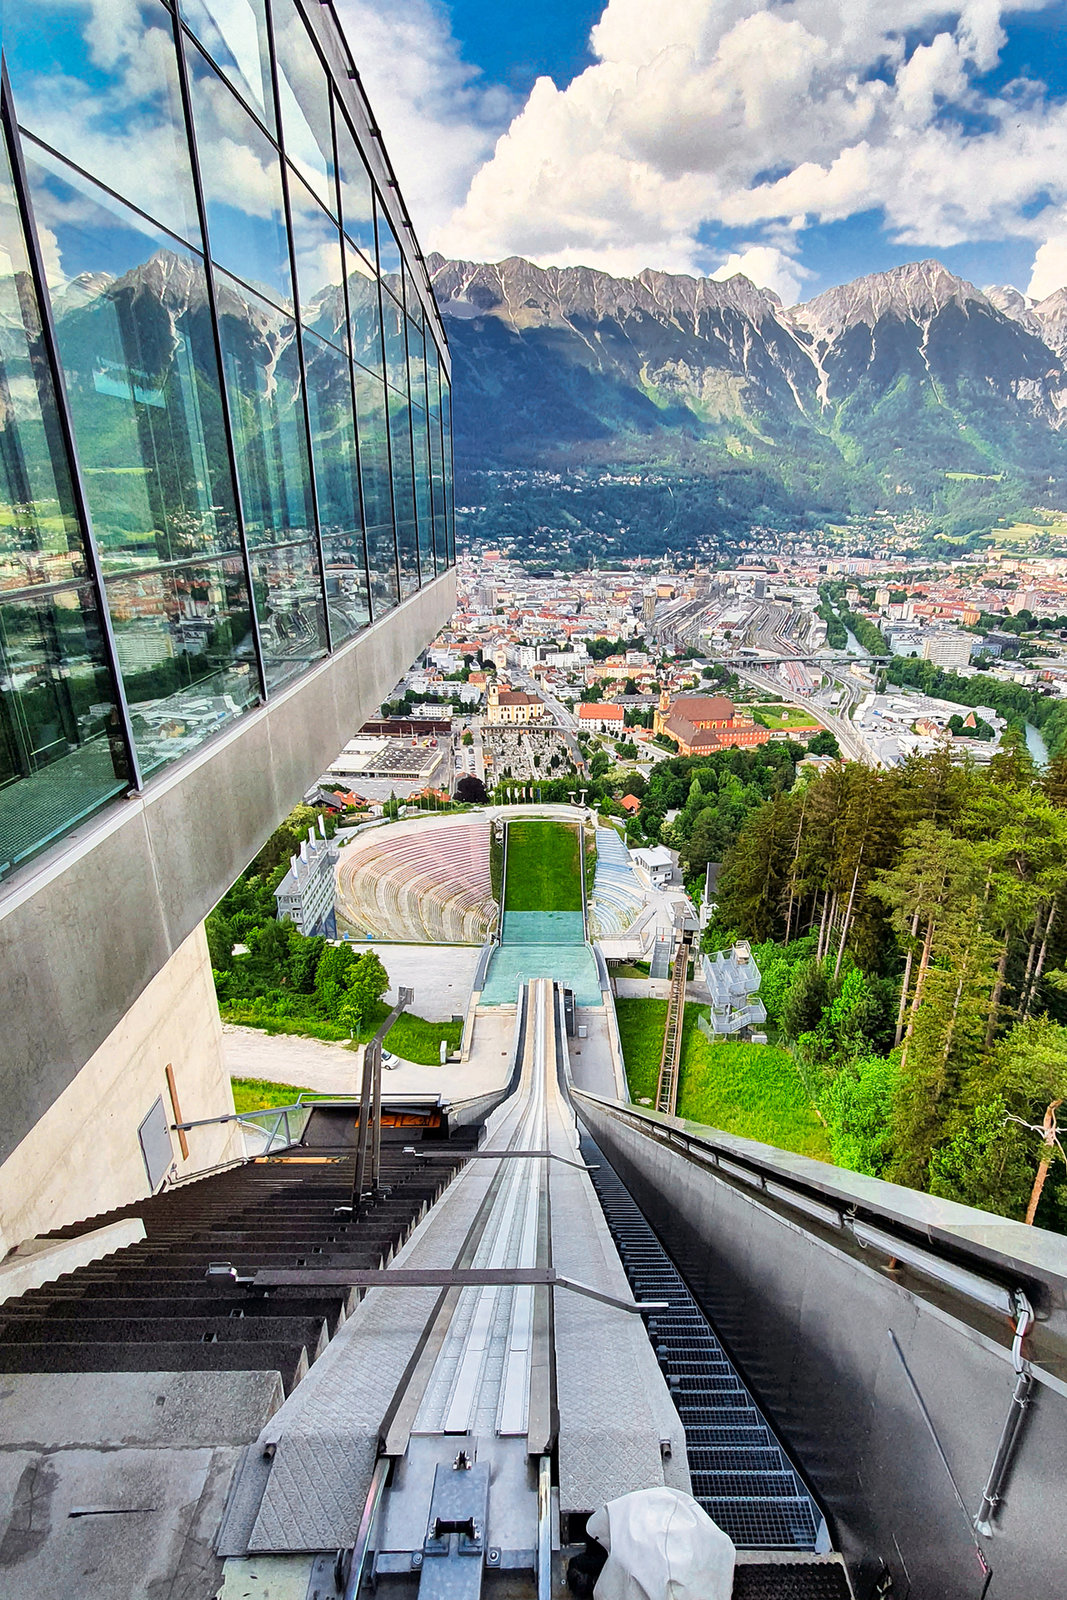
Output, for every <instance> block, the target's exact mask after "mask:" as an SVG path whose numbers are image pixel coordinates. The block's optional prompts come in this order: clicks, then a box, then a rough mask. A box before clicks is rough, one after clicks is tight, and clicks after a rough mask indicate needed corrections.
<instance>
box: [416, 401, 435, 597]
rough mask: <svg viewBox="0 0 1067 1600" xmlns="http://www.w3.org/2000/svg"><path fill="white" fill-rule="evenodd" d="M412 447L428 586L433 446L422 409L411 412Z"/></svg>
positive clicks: (422, 559)
mask: <svg viewBox="0 0 1067 1600" xmlns="http://www.w3.org/2000/svg"><path fill="white" fill-rule="evenodd" d="M411 443H412V454H413V459H414V463H415V510H416V512H417V514H418V520H419V568H420V571H421V573H422V581H423V583H429V581H430V579H431V578H432V577H433V518H432V514H431V511H430V446H429V441H428V439H427V437H426V413H425V411H423V409H422V407H421V406H412V408H411Z"/></svg>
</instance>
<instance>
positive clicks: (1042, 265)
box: [1026, 219, 1067, 300]
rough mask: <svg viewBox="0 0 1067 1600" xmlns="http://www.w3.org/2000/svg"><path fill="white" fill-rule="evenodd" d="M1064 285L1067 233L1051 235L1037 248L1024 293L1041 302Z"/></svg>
mask: <svg viewBox="0 0 1067 1600" xmlns="http://www.w3.org/2000/svg"><path fill="white" fill-rule="evenodd" d="M1061 226H1062V219H1061ZM1064 284H1067V231H1063V232H1060V233H1056V234H1053V236H1052V237H1051V238H1050V239H1046V240H1045V243H1044V244H1043V245H1041V246H1040V247H1039V249H1038V251H1037V254H1036V255H1035V256H1034V270H1033V273H1032V274H1031V277H1030V282H1029V284H1028V285H1027V287H1026V293H1027V294H1028V295H1032V296H1033V298H1034V299H1035V300H1043V299H1044V298H1045V296H1046V295H1048V294H1052V293H1053V291H1054V290H1056V289H1062V288H1063V286H1064Z"/></svg>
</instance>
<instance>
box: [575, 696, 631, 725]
mask: <svg viewBox="0 0 1067 1600" xmlns="http://www.w3.org/2000/svg"><path fill="white" fill-rule="evenodd" d="M578 721H579V723H580V725H581V726H582V727H583V728H589V729H591V730H593V731H594V732H597V733H621V732H622V730H623V728H624V727H625V726H626V712H625V711H624V710H623V708H622V706H615V705H612V704H611V702H610V701H600V700H597V701H595V702H592V703H590V702H587V701H584V700H583V702H582V704H581V705H580V706H579V707H578Z"/></svg>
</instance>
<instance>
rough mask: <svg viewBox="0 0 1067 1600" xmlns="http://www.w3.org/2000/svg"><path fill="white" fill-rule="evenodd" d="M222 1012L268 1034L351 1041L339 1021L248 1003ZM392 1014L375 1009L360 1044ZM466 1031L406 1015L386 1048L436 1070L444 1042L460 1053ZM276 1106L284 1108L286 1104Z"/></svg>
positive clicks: (451, 1024)
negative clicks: (277, 1012) (265, 1010)
mask: <svg viewBox="0 0 1067 1600" xmlns="http://www.w3.org/2000/svg"><path fill="white" fill-rule="evenodd" d="M220 1011H221V1013H222V1019H223V1021H224V1022H234V1023H236V1024H237V1025H238V1026H239V1027H243V1028H262V1029H263V1032H264V1033H287V1034H295V1035H296V1036H297V1037H298V1038H302V1039H322V1040H324V1041H325V1042H326V1043H328V1044H341V1043H343V1042H344V1041H345V1040H347V1039H348V1029H347V1028H345V1027H343V1026H342V1025H341V1023H339V1022H324V1021H319V1020H318V1019H316V1018H311V1017H273V1016H269V1015H268V1016H264V1015H263V1014H262V1013H261V1012H259V1011H257V1010H256V1008H255V1005H254V1004H253V1003H251V1002H248V1001H246V1002H241V1001H230V1002H228V1003H227V1004H224V1005H223V1006H221V1007H220ZM388 1015H389V1007H388V1006H387V1005H377V1006H375V1007H374V1009H373V1011H372V1012H371V1013H370V1015H369V1016H368V1018H367V1021H366V1023H365V1024H364V1026H363V1027H362V1028H361V1029H360V1030H359V1032H358V1033H357V1034H356V1038H355V1042H356V1044H361V1043H364V1042H365V1041H366V1040H367V1039H371V1038H373V1037H374V1035H375V1034H376V1033H377V1031H378V1029H379V1028H380V1027H381V1025H382V1023H383V1022H384V1021H385V1019H386V1017H387V1016H388ZM462 1032H463V1024H462V1022H427V1021H426V1020H425V1018H424V1017H415V1016H411V1015H409V1014H408V1013H407V1012H405V1013H404V1015H403V1016H400V1017H397V1019H396V1021H395V1022H394V1023H393V1026H392V1027H391V1028H390V1029H389V1032H388V1033H387V1034H386V1036H385V1046H386V1049H387V1050H392V1051H393V1053H394V1055H398V1056H400V1057H401V1059H402V1060H404V1061H416V1062H418V1063H419V1065H420V1066H424V1067H435V1066H436V1065H437V1064H438V1062H439V1061H440V1059H441V1040H442V1039H447V1041H448V1048H449V1050H450V1051H452V1050H458V1049H459V1041H460V1036H461V1034H462ZM272 1103H277V1104H282V1105H284V1104H285V1103H286V1102H285V1101H280V1102H272ZM238 1110H240V1107H238Z"/></svg>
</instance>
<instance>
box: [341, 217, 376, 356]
mask: <svg viewBox="0 0 1067 1600" xmlns="http://www.w3.org/2000/svg"><path fill="white" fill-rule="evenodd" d="M353 260H355V261H356V262H357V263H359V266H360V267H361V266H362V262H361V260H360V257H359V254H358V252H357V251H355V250H353V249H352V248H351V246H349V245H347V244H346V246H345V270H346V271H347V273H348V316H349V331H350V332H351V335H352V356H353V359H354V360H356V361H358V362H359V364H360V366H362V367H366V368H367V369H368V370H369V371H370V372H374V373H377V375H378V377H379V378H380V377H381V376H382V316H381V306H380V305H379V302H378V282H377V279H375V278H369V277H367V276H366V275H365V274H364V273H363V272H362V271H360V270H358V269H357V270H354V269H353Z"/></svg>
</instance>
